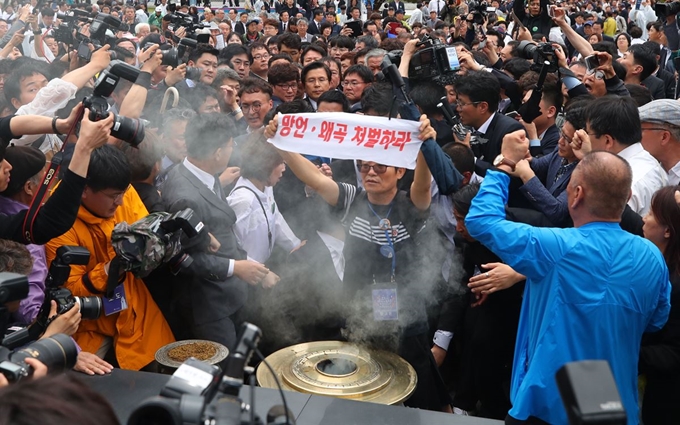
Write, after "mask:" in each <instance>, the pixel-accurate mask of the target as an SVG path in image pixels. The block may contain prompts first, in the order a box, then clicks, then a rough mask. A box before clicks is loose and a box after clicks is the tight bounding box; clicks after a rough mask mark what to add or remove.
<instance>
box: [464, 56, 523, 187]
mask: <svg viewBox="0 0 680 425" xmlns="http://www.w3.org/2000/svg"><path fill="white" fill-rule="evenodd" d="M475 65H478V64H476V63H475ZM455 89H456V93H457V94H458V100H457V102H456V110H457V111H458V114H459V115H460V120H461V122H462V123H463V125H469V126H472V127H473V128H474V129H475V130H476V131H475V134H474V137H473V139H472V140H471V141H470V147H471V148H472V151H473V152H474V154H475V157H476V158H477V164H476V167H475V168H476V170H475V171H476V172H477V174H480V173H481V174H485V173H486V169H488V168H489V167H490V166H491V163H492V162H493V161H494V159H495V158H496V157H497V156H498V155H499V154H500V153H501V144H502V142H503V136H505V135H506V134H508V133H512V132H513V131H517V130H523V129H524V127H523V126H522V124H520V123H519V122H518V121H516V120H514V119H513V118H510V117H506V116H505V115H501V114H499V113H497V112H496V110H497V109H498V102H499V100H500V92H501V85H500V83H499V82H498V79H496V77H494V76H493V75H492V74H491V73H488V72H485V71H475V72H468V73H467V74H466V75H465V76H464V77H463V78H460V79H459V80H458V81H457V82H456V83H455Z"/></svg>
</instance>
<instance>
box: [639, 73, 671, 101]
mask: <svg viewBox="0 0 680 425" xmlns="http://www.w3.org/2000/svg"><path fill="white" fill-rule="evenodd" d="M642 85H643V86H645V87H647V88H648V89H649V93H651V95H652V99H654V100H657V99H665V98H666V86H665V85H664V82H663V80H661V79H660V78H658V77H655V76H653V75H650V76H649V77H647V78H645V79H644V80H642Z"/></svg>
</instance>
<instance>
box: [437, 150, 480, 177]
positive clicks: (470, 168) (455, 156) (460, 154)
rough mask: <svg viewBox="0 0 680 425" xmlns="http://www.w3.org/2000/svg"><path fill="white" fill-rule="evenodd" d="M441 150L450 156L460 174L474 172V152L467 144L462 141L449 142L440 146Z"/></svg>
mask: <svg viewBox="0 0 680 425" xmlns="http://www.w3.org/2000/svg"><path fill="white" fill-rule="evenodd" d="M442 150H443V151H444V153H446V154H447V155H448V156H449V157H451V161H453V166H454V167H456V170H458V172H459V173H460V174H463V173H465V172H469V173H470V174H472V173H474V172H475V154H474V152H472V149H470V148H469V147H468V146H466V145H464V144H462V143H457V142H449V143H447V144H445V145H444V146H443V147H442Z"/></svg>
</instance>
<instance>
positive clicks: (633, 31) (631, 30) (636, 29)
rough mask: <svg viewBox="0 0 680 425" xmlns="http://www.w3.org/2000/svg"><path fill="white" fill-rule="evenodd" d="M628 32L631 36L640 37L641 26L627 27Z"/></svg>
mask: <svg viewBox="0 0 680 425" xmlns="http://www.w3.org/2000/svg"><path fill="white" fill-rule="evenodd" d="M628 32H629V33H630V36H631V37H632V38H640V37H642V28H640V27H638V26H633V27H629V28H628Z"/></svg>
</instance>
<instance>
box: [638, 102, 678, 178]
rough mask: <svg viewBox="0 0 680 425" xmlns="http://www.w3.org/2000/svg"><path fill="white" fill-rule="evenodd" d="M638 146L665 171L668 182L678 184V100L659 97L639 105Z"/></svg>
mask: <svg viewBox="0 0 680 425" xmlns="http://www.w3.org/2000/svg"><path fill="white" fill-rule="evenodd" d="M640 121H641V122H642V146H643V147H644V148H645V150H646V151H647V152H649V153H650V154H651V155H652V156H653V157H654V158H656V159H657V160H658V161H659V162H660V163H661V166H662V167H663V169H664V170H665V171H666V173H667V177H668V184H669V185H678V184H680V102H678V101H676V100H672V99H659V100H655V101H653V102H650V103H648V104H646V105H644V106H642V107H640Z"/></svg>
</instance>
